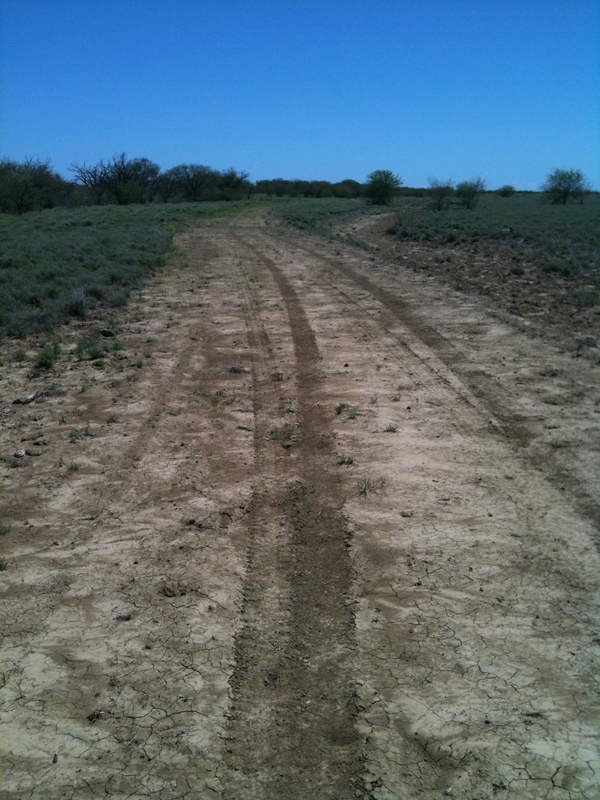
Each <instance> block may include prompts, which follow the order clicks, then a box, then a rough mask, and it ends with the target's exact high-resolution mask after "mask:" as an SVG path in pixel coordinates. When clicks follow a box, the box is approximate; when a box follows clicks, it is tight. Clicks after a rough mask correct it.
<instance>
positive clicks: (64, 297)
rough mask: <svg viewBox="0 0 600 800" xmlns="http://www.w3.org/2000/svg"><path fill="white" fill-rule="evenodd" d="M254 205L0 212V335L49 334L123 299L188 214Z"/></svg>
mask: <svg viewBox="0 0 600 800" xmlns="http://www.w3.org/2000/svg"><path fill="white" fill-rule="evenodd" d="M253 205H256V201H253V202H239V203H225V202H220V203H181V204H168V205H167V204H164V205H163V204H156V205H128V206H93V207H88V208H74V209H61V208H54V209H48V210H46V211H41V212H35V211H34V212H30V213H28V214H23V215H22V216H18V217H17V216H13V215H8V214H2V215H0V241H1V242H2V244H1V245H0V337H1V336H10V337H21V336H25V335H27V334H30V333H41V332H50V331H52V330H54V329H55V328H56V327H57V326H58V325H60V324H62V323H64V322H66V321H67V320H69V319H71V318H73V317H75V318H77V317H79V318H81V317H85V316H86V314H87V313H88V312H89V311H90V310H91V309H93V308H96V307H98V306H104V307H116V306H121V305H124V304H125V303H126V302H127V299H128V297H129V294H130V292H131V291H132V290H134V289H137V288H139V287H141V286H142V285H143V282H144V281H145V280H146V279H147V278H148V276H150V275H152V274H154V273H155V272H156V271H157V270H159V269H161V268H162V267H163V266H164V265H165V264H166V263H167V260H168V256H169V252H170V251H171V248H172V239H173V235H174V234H175V233H177V232H178V231H181V230H183V229H184V227H185V225H186V224H187V223H188V222H189V221H191V220H194V219H200V218H206V217H210V216H215V215H220V214H230V213H239V212H240V211H241V210H244V209H247V208H249V207H252V206H253Z"/></svg>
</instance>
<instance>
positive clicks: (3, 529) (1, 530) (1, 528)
mask: <svg viewBox="0 0 600 800" xmlns="http://www.w3.org/2000/svg"><path fill="white" fill-rule="evenodd" d="M9 531H10V525H4V524H3V523H1V522H0V536H6V534H7V533H8V532H9Z"/></svg>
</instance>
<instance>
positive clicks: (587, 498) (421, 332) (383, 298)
mask: <svg viewBox="0 0 600 800" xmlns="http://www.w3.org/2000/svg"><path fill="white" fill-rule="evenodd" d="M261 233H262V235H263V236H265V237H268V238H269V239H271V240H273V241H275V242H279V241H280V239H279V238H278V237H277V235H276V234H274V233H272V232H268V231H262V232H261ZM294 247H295V248H297V249H299V250H301V251H303V252H305V253H307V254H308V255H310V256H311V257H312V258H314V259H316V260H317V261H318V262H320V263H321V264H325V265H326V266H327V267H329V268H330V269H333V270H335V272H336V273H338V274H341V275H343V276H344V277H345V278H346V279H347V280H348V281H350V282H351V284H353V285H354V286H357V287H359V288H360V289H362V290H364V291H365V292H367V293H368V294H369V295H370V296H371V297H372V298H373V299H375V300H376V301H377V302H379V303H381V305H382V306H383V307H384V308H385V309H386V310H387V311H388V312H389V314H390V315H391V318H392V320H393V319H396V320H398V321H400V322H401V323H402V324H403V325H404V326H406V328H408V330H409V331H410V332H411V333H412V334H413V335H414V336H415V337H416V339H417V340H418V341H419V342H420V343H422V345H425V347H426V348H429V349H430V350H431V351H432V352H433V353H435V355H436V356H437V357H438V358H439V359H440V361H441V362H442V363H443V364H444V365H445V366H446V367H447V368H448V370H449V374H450V377H449V379H447V380H446V383H448V385H450V386H451V387H452V389H453V390H454V392H455V393H456V395H457V397H458V398H460V399H461V400H462V401H464V402H467V403H468V404H469V405H471V406H473V407H477V405H479V404H482V405H484V406H485V407H487V409H488V410H489V412H490V413H491V414H492V415H493V417H494V418H495V421H497V422H498V425H497V426H495V428H496V430H497V431H498V432H499V433H500V434H501V435H502V436H503V437H504V438H505V439H506V440H509V441H512V442H514V443H515V444H516V445H517V447H518V449H519V451H520V452H523V451H524V450H525V449H526V448H527V446H528V445H530V444H531V442H532V432H531V430H530V429H529V426H528V425H527V424H526V423H524V422H522V421H521V419H520V418H519V415H518V414H516V413H514V412H513V411H511V409H509V408H507V406H506V404H505V403H504V402H503V400H502V399H500V398H502V396H503V392H502V389H501V387H500V386H499V385H497V384H496V383H495V381H494V379H493V378H492V377H490V376H489V375H487V374H486V373H485V372H484V371H482V370H480V369H479V368H477V367H476V366H475V365H474V364H472V363H470V362H468V361H465V358H464V356H463V355H462V354H461V353H460V352H459V351H458V350H457V348H456V347H455V346H454V345H453V344H452V343H451V342H450V341H449V340H448V339H447V338H446V337H445V336H443V335H442V334H441V333H440V332H439V331H438V330H436V329H435V328H434V327H432V326H431V325H429V324H427V322H425V320H424V319H423V316H422V315H421V314H420V313H419V312H418V311H415V310H414V309H413V308H412V306H411V304H410V303H409V302H407V301H405V300H403V299H402V298H401V297H398V296H397V295H394V294H392V293H390V292H388V291H387V290H386V289H384V288H382V287H380V286H378V285H377V284H376V283H375V282H374V281H372V280H371V279H370V278H368V277H367V276H365V275H362V274H360V273H359V272H357V271H356V270H355V269H353V268H352V267H350V266H349V265H348V264H344V263H343V262H342V260H341V259H338V260H336V259H332V258H328V257H326V256H324V255H323V254H322V253H319V252H318V251H316V250H314V249H313V248H312V247H308V246H306V245H303V244H301V243H298V242H295V243H294ZM328 283H329V286H330V287H331V289H332V290H334V291H336V292H337V293H341V294H344V292H343V291H342V290H340V288H339V287H338V286H336V285H335V284H334V283H333V282H332V281H331V280H329V281H328ZM352 302H353V304H354V305H355V306H356V303H355V301H352ZM381 327H382V328H383V329H384V330H386V332H387V333H391V332H390V330H389V327H386V325H385V322H384V320H383V319H382V320H381ZM392 335H393V334H392ZM411 349H412V348H411ZM415 355H417V356H418V357H419V358H420V359H421V360H422V361H423V362H424V363H425V362H426V357H425V355H424V354H420V353H418V352H415ZM438 377H440V378H442V379H444V376H443V375H440V374H439V373H438ZM453 378H454V379H453ZM456 378H458V381H457V380H456ZM459 381H460V382H461V383H462V384H463V385H464V387H466V388H467V389H468V392H465V391H464V390H463V391H461V389H460V387H458V386H457V385H456V384H457V383H458V382H459ZM469 392H471V393H472V397H469V396H468V393H469ZM475 398H476V401H475ZM530 463H531V464H532V465H533V466H535V467H536V469H539V470H540V471H541V472H542V473H543V474H544V475H546V477H547V478H548V479H549V480H550V481H551V482H552V483H553V485H555V486H557V487H559V488H560V489H561V491H564V489H565V488H568V490H569V492H570V494H571V495H572V496H573V498H574V500H575V501H576V504H577V507H578V510H579V511H580V512H581V513H582V514H583V515H585V516H586V517H587V518H588V519H590V520H591V521H592V522H593V523H594V525H595V526H596V527H598V526H600V503H598V501H597V499H596V498H595V497H593V496H592V495H591V494H590V493H589V492H587V491H586V490H585V489H584V488H583V487H582V486H581V484H580V482H579V480H578V479H577V477H575V476H574V475H572V474H571V473H570V472H569V471H568V470H566V469H565V468H564V467H563V465H562V463H561V459H560V458H559V457H558V456H556V455H554V454H552V453H549V454H547V455H546V457H545V458H544V460H543V461H539V460H538V459H530ZM595 545H596V548H597V549H599V550H600V538H598V537H597V538H596V540H595Z"/></svg>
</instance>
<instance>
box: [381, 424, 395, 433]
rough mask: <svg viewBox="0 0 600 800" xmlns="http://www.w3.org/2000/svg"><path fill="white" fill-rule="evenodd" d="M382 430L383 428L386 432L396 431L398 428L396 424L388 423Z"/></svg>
mask: <svg viewBox="0 0 600 800" xmlns="http://www.w3.org/2000/svg"><path fill="white" fill-rule="evenodd" d="M384 430H385V432H386V433H396V431H397V430H398V426H397V425H391V424H390V425H386V427H385V428H384Z"/></svg>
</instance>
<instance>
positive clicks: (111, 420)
mask: <svg viewBox="0 0 600 800" xmlns="http://www.w3.org/2000/svg"><path fill="white" fill-rule="evenodd" d="M118 421H119V419H118V417H117V416H116V414H111V415H110V417H109V418H108V419H107V420H106V424H107V425H114V424H115V422H118Z"/></svg>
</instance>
